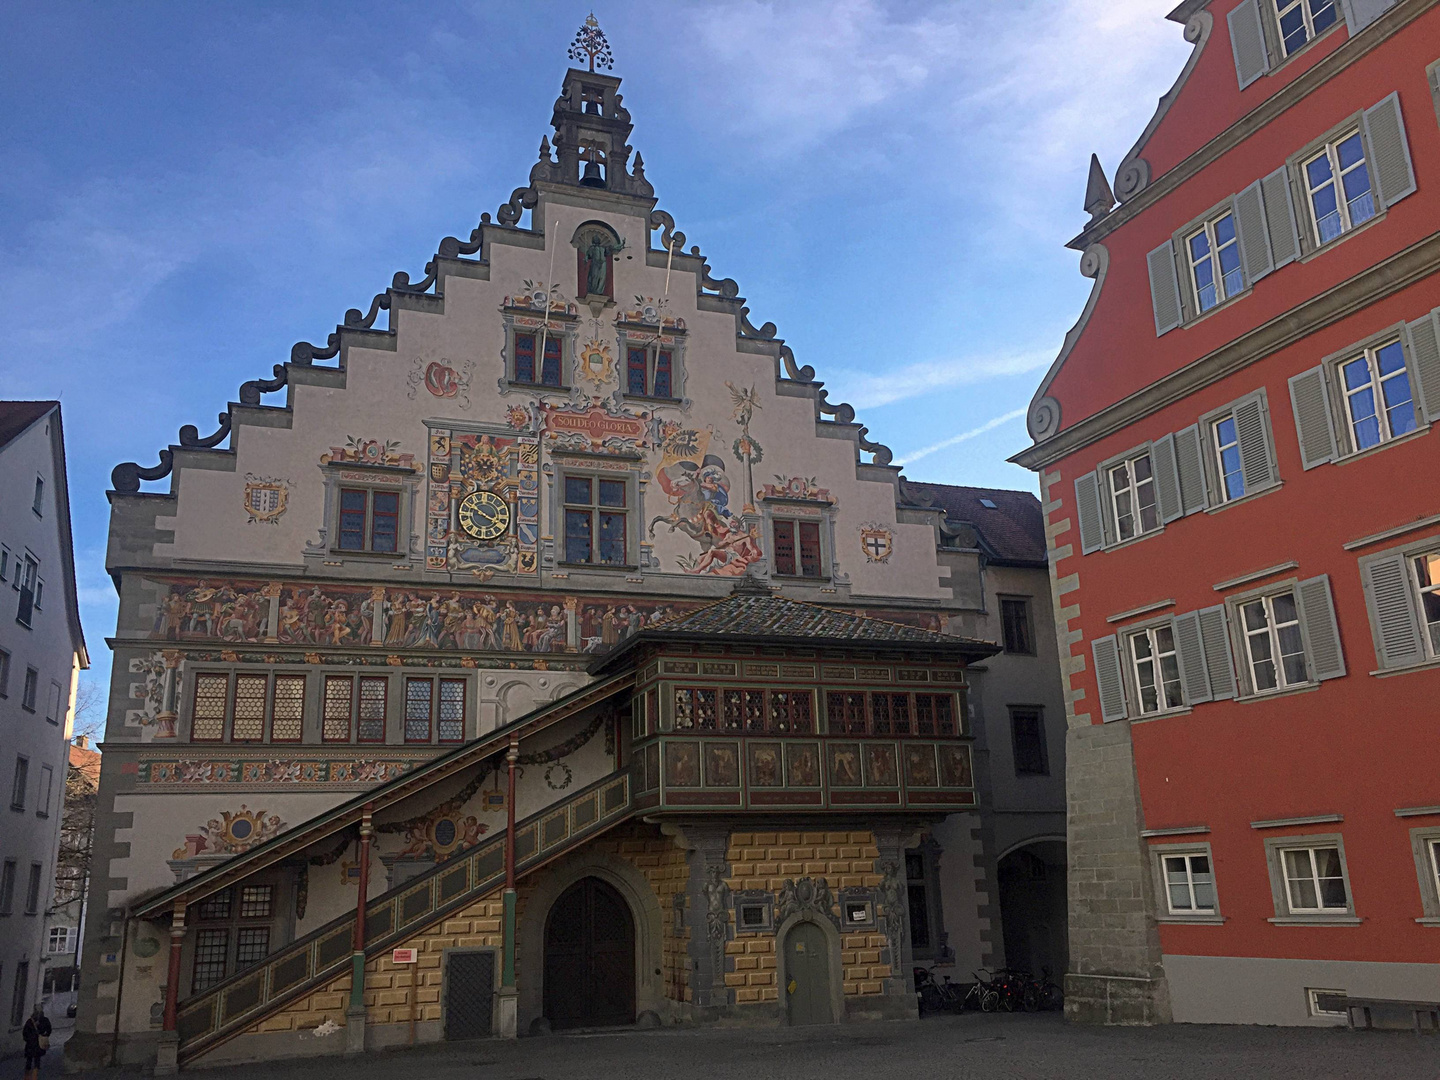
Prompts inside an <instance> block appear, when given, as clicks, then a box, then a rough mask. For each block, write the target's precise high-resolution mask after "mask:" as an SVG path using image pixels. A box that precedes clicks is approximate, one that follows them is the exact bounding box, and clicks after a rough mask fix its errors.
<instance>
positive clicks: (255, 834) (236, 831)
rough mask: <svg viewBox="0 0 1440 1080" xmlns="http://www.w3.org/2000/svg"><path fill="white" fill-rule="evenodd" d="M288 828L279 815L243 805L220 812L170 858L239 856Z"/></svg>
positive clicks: (191, 834)
mask: <svg viewBox="0 0 1440 1080" xmlns="http://www.w3.org/2000/svg"><path fill="white" fill-rule="evenodd" d="M286 828H288V826H287V825H286V824H285V822H284V821H282V820H280V815H279V814H272V813H270V811H268V810H264V809H261V810H251V809H250V808H249V807H247V806H246V805H245V804H244V803H241V804H240V808H239V809H238V810H234V811H231V810H222V811H220V816H219V817H214V818H211V819H210V820H209V821H207V822H206V823H205V824H204V825H201V826H200V827H199V829H197V830H196V831H195V832H193V833H190V834H188V835H187V836H186V837H185V843H184V844H183V845H181V846H180V847H178V848H176V849H175V853H174V854H173V855H171V856H170V857H171V858H172V859H193V858H195V857H196V856H199V855H238V854H239V853H240V852H242V851H249V850H250V849H251V848H252V847H254V846H255V845H256V844H263V843H264V842H265V841H266V840H270V839H272V838H274V837H276V836H279V835H280V834H281V833H282V832H284V831H285V829H286Z"/></svg>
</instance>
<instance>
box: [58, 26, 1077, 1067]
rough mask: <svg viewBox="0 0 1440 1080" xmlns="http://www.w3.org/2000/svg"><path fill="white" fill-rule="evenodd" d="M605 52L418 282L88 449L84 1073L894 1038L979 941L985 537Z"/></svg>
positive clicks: (986, 895)
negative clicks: (212, 424) (654, 182)
mask: <svg viewBox="0 0 1440 1080" xmlns="http://www.w3.org/2000/svg"><path fill="white" fill-rule="evenodd" d="M598 34H599V32H598V28H596V27H594V26H593V25H587V27H586V28H585V29H582V32H581V35H580V37H579V38H578V39H577V41H578V42H579V44H578V45H577V48H578V49H579V50H580V51H579V55H580V57H581V58H582V59H586V58H588V59H591V60H599V61H600V63H599V66H601V67H602V68H603V67H604V66H605V65H604V50H603V49H601V50H600V51H598V52H597V51H590V47H591V46H596V45H597V42H598V43H599V45H603V36H597V35H598ZM572 55H573V54H572ZM593 67H594V65H593V64H592V65H591V70H581V69H572V70H570V71H569V72H567V73H566V75H565V79H564V85H563V89H562V93H561V96H560V98H559V99H558V100H557V101H556V103H555V107H554V114H553V120H552V123H553V127H554V134H553V135H552V136H549V137H547V138H546V139H544V140H542V141H541V146H540V152H539V160H538V161H537V162H536V163H535V164H534V165H533V166H532V167H531V169H530V177H529V180H528V182H527V183H526V184H525V185H524V186H522V187H520V188H517V189H516V190H515V191H514V193H513V194H512V196H511V197H510V199H509V200H508V201H507V202H505V203H504V204H503V205H502V206H501V207H500V208H499V210H498V211H497V212H496V213H495V214H494V215H493V216H492V215H490V214H484V215H482V217H481V221H480V224H479V225H478V226H477V227H476V228H475V229H474V230H472V231H471V232H470V233H469V234H468V236H467V237H466V238H465V239H457V238H454V237H449V238H446V239H445V240H443V241H441V243H440V245H439V250H438V252H437V253H436V255H435V257H434V258H433V259H432V260H431V261H430V262H429V263H427V264H426V267H425V270H424V273H423V275H422V276H421V278H420V279H419V280H416V281H412V280H411V279H410V278H409V276H408V275H407V274H405V273H403V272H402V273H399V274H397V275H396V276H395V279H394V282H393V283H392V286H391V287H390V288H389V289H387V290H386V291H385V292H383V293H381V294H379V295H378V296H376V297H375V298H374V300H373V301H372V302H371V304H370V305H369V306H368V309H366V310H360V309H354V310H352V311H350V312H347V313H346V315H345V318H344V321H343V323H342V324H341V325H340V326H338V327H337V328H336V330H335V332H334V333H333V334H331V335H330V336H329V337H328V339H327V341H326V343H325V344H324V345H323V346H322V345H313V344H309V343H301V344H299V345H296V346H295V348H294V349H293V350H292V354H291V358H290V360H289V362H288V363H285V364H279V365H276V366H275V368H274V375H273V377H272V378H270V379H261V380H256V381H253V382H248V383H246V384H245V385H243V386H242V387H241V388H240V392H239V395H238V396H239V401H237V402H232V403H231V404H230V405H229V406H228V407H227V409H226V410H225V412H223V413H222V414H221V417H220V423H219V427H218V429H217V430H216V431H214V432H213V433H211V434H202V433H201V432H200V431H199V430H198V429H197V428H195V427H193V426H186V427H184V428H181V430H180V434H179V440H178V442H177V444H176V445H173V446H171V447H168V448H166V449H164V450H162V451H161V452H160V455H159V462H158V464H149V463H144V464H141V463H127V464H122V465H120V466H118V467H117V468H116V469H115V471H114V474H113V488H114V490H113V491H112V492H111V493H110V500H111V505H112V524H111V533H110V546H109V552H108V559H107V566H108V569H109V570H110V572H111V574H112V576H113V577H114V579H115V581H116V583H117V587H118V589H119V593H120V614H119V620H118V625H117V629H116V634H115V637H114V638H113V639H112V646H113V649H114V653H115V662H114V668H113V670H114V675H113V682H112V687H111V695H110V703H109V715H108V726H107V732H106V738H105V754H104V758H103V766H102V775H101V781H100V792H99V808H98V812H97V820H96V836H95V846H94V871H93V881H94V884H93V889H94V901H93V905H92V911H93V912H94V914H93V915H92V917H91V918H90V919H89V920H88V921H87V940H86V944H85V955H86V956H87V958H90V957H93V958H95V960H94V962H93V964H92V963H89V962H87V967H86V971H85V973H84V977H83V981H82V986H81V991H80V1002H79V1016H78V1020H77V1032H76V1035H75V1036H74V1037H73V1038H72V1040H71V1041H70V1042H69V1043H67V1049H66V1053H67V1056H68V1057H70V1058H72V1059H74V1060H75V1061H77V1062H84V1063H96V1062H102V1061H107V1060H109V1059H110V1057H111V1055H112V1054H113V1055H114V1056H115V1057H116V1058H117V1060H120V1061H125V1062H154V1063H155V1065H156V1068H157V1069H158V1071H160V1072H162V1073H164V1072H166V1071H171V1070H173V1069H174V1068H176V1067H177V1066H184V1065H186V1064H188V1063H191V1062H195V1061H197V1060H205V1061H206V1062H207V1063H208V1062H215V1061H221V1060H248V1059H255V1058H266V1057H276V1056H286V1055H294V1054H304V1053H341V1052H346V1051H349V1052H358V1051H361V1050H364V1049H365V1048H367V1047H375V1046H381V1045H387V1044H390V1043H395V1042H399V1041H404V1040H405V1039H407V1038H408V1037H409V1032H410V1030H412V1021H413V1025H414V1026H413V1030H415V1031H416V1033H417V1037H418V1038H420V1039H422V1040H425V1039H439V1038H464V1037H473V1036H475V1035H479V1034H500V1035H514V1034H516V1033H517V1032H518V1033H529V1032H538V1031H543V1030H548V1029H550V1028H559V1027H564V1026H576V1025H593V1024H605V1023H630V1022H636V1021H640V1022H653V1021H660V1022H666V1023H669V1022H681V1021H690V1020H698V1019H704V1018H711V1017H720V1016H727V1017H738V1018H744V1019H752V1020H756V1021H758V1022H768V1023H773V1022H811V1021H822V1022H824V1021H839V1020H842V1019H845V1018H846V1017H850V1016H891V1015H909V1014H912V1013H913V1011H914V1009H915V997H914V992H913V991H914V986H913V980H912V976H911V973H910V965H911V962H912V960H915V959H918V960H922V961H925V962H938V963H947V964H959V965H969V967H975V966H978V965H979V964H981V963H986V962H998V961H999V959H1000V953H1001V949H1002V945H1001V943H1000V940H999V939H1000V935H999V934H998V933H997V932H996V930H997V927H998V923H999V918H1000V916H999V912H998V911H997V910H995V895H994V894H995V889H994V882H993V878H994V872H995V870H994V868H995V852H994V850H993V849H992V847H991V846H989V845H991V843H992V841H993V837H992V836H991V831H990V830H989V827H988V824H987V821H988V819H987V817H986V814H987V812H988V811H987V809H986V794H987V792H988V784H989V781H988V778H987V773H986V770H987V768H988V765H987V762H988V756H987V750H986V735H985V729H984V722H985V721H984V717H983V716H982V715H981V714H979V713H977V711H976V707H975V701H976V700H977V698H978V694H979V688H980V687H981V686H982V685H983V682H984V679H986V678H989V675H988V674H985V673H983V672H979V671H976V672H974V673H971V672H970V670H969V667H968V666H969V665H970V664H971V663H972V662H974V661H977V660H980V659H983V658H985V657H989V656H992V655H994V654H995V653H997V652H998V651H999V649H1000V646H999V645H998V644H996V643H995V642H997V641H998V638H999V635H998V633H997V632H995V630H994V628H993V627H992V626H991V622H990V615H991V613H990V612H989V611H988V610H987V608H986V595H987V594H986V591H985V588H984V586H983V583H982V581H981V576H982V574H983V566H982V562H983V557H982V553H981V552H980V551H979V549H978V548H975V547H974V546H973V545H969V544H968V541H964V537H966V536H968V535H969V534H968V533H964V535H963V536H962V532H963V530H961V531H957V530H956V529H952V528H950V527H948V526H947V524H946V517H945V512H944V510H942V509H941V508H940V507H938V506H936V505H933V502H932V500H930V499H929V498H928V497H925V496H922V495H920V494H918V493H912V492H911V491H910V490H909V489H908V488H907V485H906V482H905V481H904V480H903V479H902V478H901V476H900V471H899V468H898V467H897V466H895V465H894V464H892V463H891V455H890V452H889V450H888V449H886V448H885V447H884V446H883V445H881V444H879V443H877V442H874V441H872V440H871V439H870V437H869V433H868V431H867V429H866V428H865V427H863V426H862V425H861V424H859V423H858V422H857V421H856V418H855V413H854V410H853V409H852V408H850V407H849V406H848V405H843V404H837V403H832V402H830V401H829V400H828V399H827V397H826V393H825V390H824V388H823V386H822V384H821V383H820V382H819V381H818V380H817V379H816V377H815V372H814V371H813V370H812V369H811V368H809V367H808V366H801V365H799V364H798V363H797V361H796V359H795V357H794V356H793V354H792V352H791V350H790V348H789V347H788V346H787V345H786V344H785V343H784V342H783V340H781V339H780V338H779V337H777V334H776V328H775V327H774V325H773V324H770V323H765V324H763V325H761V326H759V327H757V326H755V325H754V324H753V323H752V322H751V320H750V318H749V309H748V308H747V307H746V304H745V301H744V300H743V299H742V298H741V297H740V296H739V295H738V293H739V290H738V287H737V286H736V284H735V282H733V281H731V280H729V279H717V278H716V277H714V276H713V275H712V273H711V270H710V267H709V265H708V263H707V262H706V260H705V259H704V258H703V256H701V254H700V253H699V250H698V248H695V247H693V246H692V247H689V248H687V247H686V242H685V237H684V235H683V234H682V233H680V232H678V231H677V230H676V228H675V224H674V222H673V220H672V219H671V217H670V215H669V214H668V213H666V212H664V211H662V210H659V209H657V200H656V198H655V196H654V191H653V189H652V187H651V185H650V183H649V182H648V181H647V180H646V178H645V171H644V165H643V162H642V160H641V158H640V156H639V154H636V153H633V151H632V148H631V147H630V145H629V144H628V139H629V137H630V133H631V129H632V125H631V121H630V114H629V112H628V111H627V109H626V108H625V106H624V104H623V103H622V100H621V96H620V93H619V86H620V80H619V79H618V78H615V77H613V76H610V75H607V74H604V73H603V72H597V71H595V70H593ZM382 326H383V328H382ZM167 485H168V489H167ZM962 541H964V542H962ZM1038 572H1043V571H1038ZM1031 591H1032V593H1034V594H1035V595H1036V599H1035V603H1036V604H1037V607H1036V610H1035V612H1034V614H1033V616H1032V617H1033V618H1035V619H1036V620H1037V621H1038V622H1039V623H1041V624H1045V623H1048V621H1049V616H1048V599H1047V598H1046V597H1045V595H1044V590H1043V589H1032V590H1031ZM996 659H997V660H999V659H1000V658H999V657H996ZM1023 662H1025V663H1031V664H1036V663H1039V661H1037V660H1036V659H1035V658H1034V657H1029V658H1027V659H1025V660H1024V661H1023ZM1035 676H1036V677H1035V678H1034V679H1032V680H1031V682H1032V685H1036V684H1038V683H1039V682H1044V681H1045V680H1049V682H1050V683H1051V684H1053V686H1054V688H1055V689H1054V693H1055V696H1056V698H1057V699H1058V686H1059V684H1058V676H1056V674H1055V672H1054V671H1053V664H1051V665H1050V667H1048V668H1044V669H1043V670H1037V671H1036V673H1035ZM1059 711H1060V708H1059V706H1058V704H1057V705H1055V706H1054V707H1053V708H1052V713H1051V715H1052V716H1054V715H1058V714H1059ZM1000 715H1003V710H1002V711H1001V714H1000ZM1057 771H1058V770H1057ZM1047 798H1051V800H1052V801H1053V797H1051V796H1047ZM917 913H918V914H917ZM917 920H918V923H917ZM920 924H923V925H920ZM393 950H402V951H401V952H394V951H393ZM403 950H414V951H413V952H408V953H407V952H405V951H403ZM411 961H413V963H412V962H411ZM969 967H967V968H966V970H969Z"/></svg>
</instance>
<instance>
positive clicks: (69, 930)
mask: <svg viewBox="0 0 1440 1080" xmlns="http://www.w3.org/2000/svg"><path fill="white" fill-rule="evenodd" d="M56 934H59V935H60V941H59V947H58V948H57V947H56V940H55V936H56ZM74 936H75V928H74V927H73V926H52V927H50V931H49V933H48V934H46V936H45V954H46V955H47V956H63V955H64V954H65V953H72V952H74V951H75V946H74V945H73V944H72V938H74Z"/></svg>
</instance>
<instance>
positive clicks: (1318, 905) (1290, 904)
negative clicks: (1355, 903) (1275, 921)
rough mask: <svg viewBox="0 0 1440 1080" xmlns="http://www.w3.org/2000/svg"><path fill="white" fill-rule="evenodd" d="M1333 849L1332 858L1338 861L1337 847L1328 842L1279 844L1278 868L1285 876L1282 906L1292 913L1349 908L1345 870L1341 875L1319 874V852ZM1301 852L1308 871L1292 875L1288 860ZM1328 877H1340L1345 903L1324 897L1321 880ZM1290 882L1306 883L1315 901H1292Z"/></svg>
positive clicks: (1344, 909)
mask: <svg viewBox="0 0 1440 1080" xmlns="http://www.w3.org/2000/svg"><path fill="white" fill-rule="evenodd" d="M1329 851H1333V852H1334V853H1335V861H1336V862H1337V863H1338V862H1339V861H1340V849H1339V847H1337V846H1335V845H1331V844H1305V845H1301V846H1295V847H1282V848H1280V849H1279V852H1280V871H1281V874H1282V875H1283V876H1284V879H1285V907H1286V910H1288V911H1289V912H1290V914H1292V915H1329V914H1332V913H1334V912H1338V911H1348V910H1349V908H1350V890H1349V888H1348V886H1347V885H1346V882H1345V870H1344V868H1343V867H1341V869H1340V876H1339V877H1335V876H1333V875H1322V874H1321V873H1320V861H1319V859H1318V857H1317V855H1318V853H1319V852H1329ZM1300 854H1303V855H1304V860H1303V861H1304V864H1305V865H1304V867H1303V868H1302V869H1304V870H1306V871H1308V872H1306V873H1304V874H1303V875H1295V876H1292V875H1291V872H1290V871H1291V864H1292V862H1294V861H1295V860H1293V859H1292V856H1296V855H1300ZM1328 881H1339V882H1340V886H1341V888H1342V889H1344V890H1345V903H1343V904H1338V905H1337V904H1327V903H1326V902H1325V897H1324V883H1325V882H1328ZM1292 885H1305V886H1309V887H1310V888H1311V889H1312V890H1313V891H1314V893H1315V903H1314V904H1312V905H1308V906H1307V905H1303V904H1297V903H1296V901H1295V890H1294V889H1293V888H1292Z"/></svg>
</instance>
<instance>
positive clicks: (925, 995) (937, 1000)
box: [912, 967, 965, 1016]
mask: <svg viewBox="0 0 1440 1080" xmlns="http://www.w3.org/2000/svg"><path fill="white" fill-rule="evenodd" d="M912 970H913V972H914V974H915V995H916V997H917V998H919V1002H920V1015H921V1016H928V1015H929V1014H930V1013H937V1012H960V1011H961V1010H963V1009H964V1008H965V1002H964V998H963V996H962V995H961V993H960V988H959V987H958V986H956V985H955V984H954V983H953V982H951V981H950V976H949V975H946V976H945V977H944V978H945V981H944V982H943V983H940V982H936V981H935V973H934V972H932V971H930V970H929V969H928V968H923V967H915V968H913V969H912Z"/></svg>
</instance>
